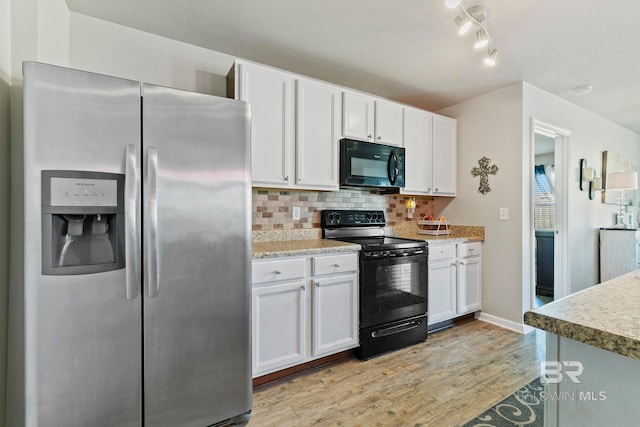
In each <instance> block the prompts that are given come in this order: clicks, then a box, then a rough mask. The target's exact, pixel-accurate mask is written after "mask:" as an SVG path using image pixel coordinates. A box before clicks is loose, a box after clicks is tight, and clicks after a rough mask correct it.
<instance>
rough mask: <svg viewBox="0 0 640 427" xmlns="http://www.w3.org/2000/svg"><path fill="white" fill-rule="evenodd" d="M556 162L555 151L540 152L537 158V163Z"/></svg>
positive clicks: (548, 163)
mask: <svg viewBox="0 0 640 427" xmlns="http://www.w3.org/2000/svg"><path fill="white" fill-rule="evenodd" d="M554 162H555V156H554V154H553V153H548V154H540V155H539V156H536V158H535V164H536V165H552V164H553V163H554Z"/></svg>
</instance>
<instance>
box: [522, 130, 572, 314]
mask: <svg viewBox="0 0 640 427" xmlns="http://www.w3.org/2000/svg"><path fill="white" fill-rule="evenodd" d="M569 135H570V132H569V131H566V130H563V129H561V128H558V127H556V126H552V125H549V124H547V123H544V122H541V121H538V120H536V119H532V121H531V139H530V141H531V153H532V156H531V159H532V161H531V183H532V185H531V192H530V194H531V198H530V208H531V215H530V219H531V221H530V224H531V230H530V238H531V242H530V248H531V252H530V254H531V260H530V262H531V264H530V271H531V281H530V282H529V283H530V285H531V288H530V289H529V290H527V291H529V292H530V295H531V299H530V301H531V308H532V309H533V308H536V307H539V306H541V305H544V304H546V303H548V302H550V301H553V300H555V299H559V298H562V297H563V296H565V295H568V294H569V283H570V282H569V277H568V276H569V268H568V259H569V257H568V244H567V242H568V237H567V236H568V229H569V228H568V227H569V203H568V194H569V193H568V182H569V176H568V174H569V169H570V168H569V166H568V165H567V164H566V162H567V161H568V159H569Z"/></svg>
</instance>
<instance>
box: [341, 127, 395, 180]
mask: <svg viewBox="0 0 640 427" xmlns="http://www.w3.org/2000/svg"><path fill="white" fill-rule="evenodd" d="M340 186H342V187H377V188H382V189H385V188H386V189H398V188H402V187H404V148H403V147H393V146H391V145H384V144H374V143H371V142H364V141H356V140H353V139H341V140H340Z"/></svg>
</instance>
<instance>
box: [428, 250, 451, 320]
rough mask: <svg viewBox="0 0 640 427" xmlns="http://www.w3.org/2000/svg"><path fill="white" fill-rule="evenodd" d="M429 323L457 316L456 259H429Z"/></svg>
mask: <svg viewBox="0 0 640 427" xmlns="http://www.w3.org/2000/svg"><path fill="white" fill-rule="evenodd" d="M428 277H429V301H428V307H429V313H428V314H429V322H428V323H429V325H432V324H434V323H438V322H441V321H443V320H448V319H452V318H454V317H455V316H456V263H455V259H453V258H452V259H448V260H441V261H429V276H428Z"/></svg>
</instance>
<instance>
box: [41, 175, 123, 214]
mask: <svg viewBox="0 0 640 427" xmlns="http://www.w3.org/2000/svg"><path fill="white" fill-rule="evenodd" d="M87 205H90V206H111V207H117V206H118V181H117V180H115V179H83V178H60V177H52V178H51V206H87Z"/></svg>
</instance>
